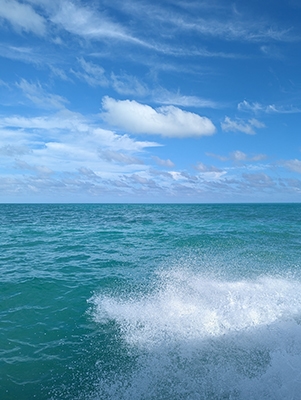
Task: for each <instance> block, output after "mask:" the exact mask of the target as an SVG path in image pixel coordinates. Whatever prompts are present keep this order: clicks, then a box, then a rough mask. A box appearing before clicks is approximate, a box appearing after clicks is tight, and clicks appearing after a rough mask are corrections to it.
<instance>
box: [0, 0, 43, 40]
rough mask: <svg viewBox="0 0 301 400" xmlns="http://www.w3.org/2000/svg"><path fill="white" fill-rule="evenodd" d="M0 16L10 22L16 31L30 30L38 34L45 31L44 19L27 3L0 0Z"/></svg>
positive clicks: (41, 34)
mask: <svg viewBox="0 0 301 400" xmlns="http://www.w3.org/2000/svg"><path fill="white" fill-rule="evenodd" d="M0 18H4V19H5V20H7V21H8V22H10V23H11V24H12V26H13V27H14V29H15V30H17V31H26V32H32V33H35V34H37V35H40V36H43V35H45V33H46V23H45V19H44V18H43V17H42V16H41V15H39V14H37V13H36V12H35V11H34V9H33V8H32V7H31V6H30V5H28V4H24V3H19V2H17V1H15V0H0Z"/></svg>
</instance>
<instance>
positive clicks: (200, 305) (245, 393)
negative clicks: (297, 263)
mask: <svg viewBox="0 0 301 400" xmlns="http://www.w3.org/2000/svg"><path fill="white" fill-rule="evenodd" d="M93 304H94V318H95V320H96V321H98V322H99V323H104V322H105V321H109V320H110V321H114V323H115V324H117V325H118V327H119V333H120V335H121V338H122V340H123V341H124V345H125V346H126V347H127V351H128V352H129V354H131V352H132V354H134V352H135V355H136V357H135V365H134V367H133V368H132V369H131V371H130V372H128V371H122V372H121V371H119V372H118V374H117V373H113V375H111V376H110V377H108V376H107V377H106V378H103V379H102V381H101V384H100V385H99V388H101V389H99V390H101V392H99V393H103V391H105V392H106V395H108V396H109V395H110V396H111V397H110V398H118V399H119V398H120V399H129V398H134V399H142V398H143V399H155V398H156V399H167V398H173V399H177V398H178V399H186V398H189V399H202V398H204V399H207V398H210V399H211V398H212V399H214V398H216V399H221V398H223V399H224V398H225V399H230V398H231V399H234V398H237V399H245V398H246V399H249V398H273V399H274V398H276V399H278V398H279V399H280V398H296V397H292V394H293V393H294V391H296V390H297V389H298V388H299V390H300V383H299V382H300V372H299V371H300V370H301V343H300V339H299V338H300V337H301V336H300V335H301V325H300V316H301V284H300V282H298V281H294V280H288V279H284V278H273V277H261V278H258V279H256V280H241V281H220V280H214V279H208V278H205V277H203V276H201V275H199V274H196V273H192V272H191V271H188V270H185V271H183V270H171V271H168V272H161V273H160V274H159V275H158V280H157V281H156V284H155V285H154V289H153V291H152V292H151V293H148V294H147V295H144V294H143V293H132V294H131V296H129V297H119V296H113V297H110V296H103V295H98V296H95V297H94V298H93ZM137 354H138V356H137ZM113 382H115V383H114V385H113ZM116 382H120V384H117V383H116Z"/></svg>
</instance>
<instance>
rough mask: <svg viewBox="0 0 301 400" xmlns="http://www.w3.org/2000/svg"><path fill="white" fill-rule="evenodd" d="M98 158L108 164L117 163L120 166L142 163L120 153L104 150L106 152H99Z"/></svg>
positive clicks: (135, 158) (137, 159)
mask: <svg viewBox="0 0 301 400" xmlns="http://www.w3.org/2000/svg"><path fill="white" fill-rule="evenodd" d="M99 156H100V158H102V159H103V160H106V161H108V162H112V161H114V162H118V163H120V164H126V165H131V164H135V165H142V164H144V162H143V161H142V160H140V159H139V158H137V157H133V156H130V155H127V154H124V153H121V152H117V151H113V150H106V151H100V152H99Z"/></svg>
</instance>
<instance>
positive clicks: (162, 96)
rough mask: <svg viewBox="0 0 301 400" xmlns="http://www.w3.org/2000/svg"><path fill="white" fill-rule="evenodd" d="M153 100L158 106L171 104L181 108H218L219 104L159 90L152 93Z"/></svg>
mask: <svg viewBox="0 0 301 400" xmlns="http://www.w3.org/2000/svg"><path fill="white" fill-rule="evenodd" d="M153 97H154V99H155V101H156V103H159V104H172V105H174V106H182V107H200V108H220V107H221V104H219V103H217V102H215V101H212V100H209V99H203V98H201V97H197V96H185V95H182V94H181V93H180V92H179V91H178V92H177V93H172V92H169V91H168V90H163V89H159V90H156V91H155V93H154V96H153Z"/></svg>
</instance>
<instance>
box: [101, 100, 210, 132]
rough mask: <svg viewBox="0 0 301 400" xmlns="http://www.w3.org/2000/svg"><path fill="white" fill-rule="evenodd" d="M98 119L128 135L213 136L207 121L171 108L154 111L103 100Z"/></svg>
mask: <svg viewBox="0 0 301 400" xmlns="http://www.w3.org/2000/svg"><path fill="white" fill-rule="evenodd" d="M101 116H102V118H103V119H104V120H105V121H107V122H108V123H109V124H112V125H113V126H114V125H115V126H118V127H119V128H121V129H124V130H126V131H128V132H131V133H138V134H151V135H162V136H166V137H193V136H195V137H197V136H204V135H212V134H214V133H215V127H214V125H213V123H212V122H211V121H210V119H208V118H206V117H201V116H199V115H198V114H194V113H191V112H187V111H183V110H181V109H179V108H177V107H174V106H164V107H159V108H158V109H154V108H152V107H150V106H148V105H145V104H140V103H138V102H136V101H130V100H115V99H112V98H110V97H104V98H103V102H102V113H101Z"/></svg>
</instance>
